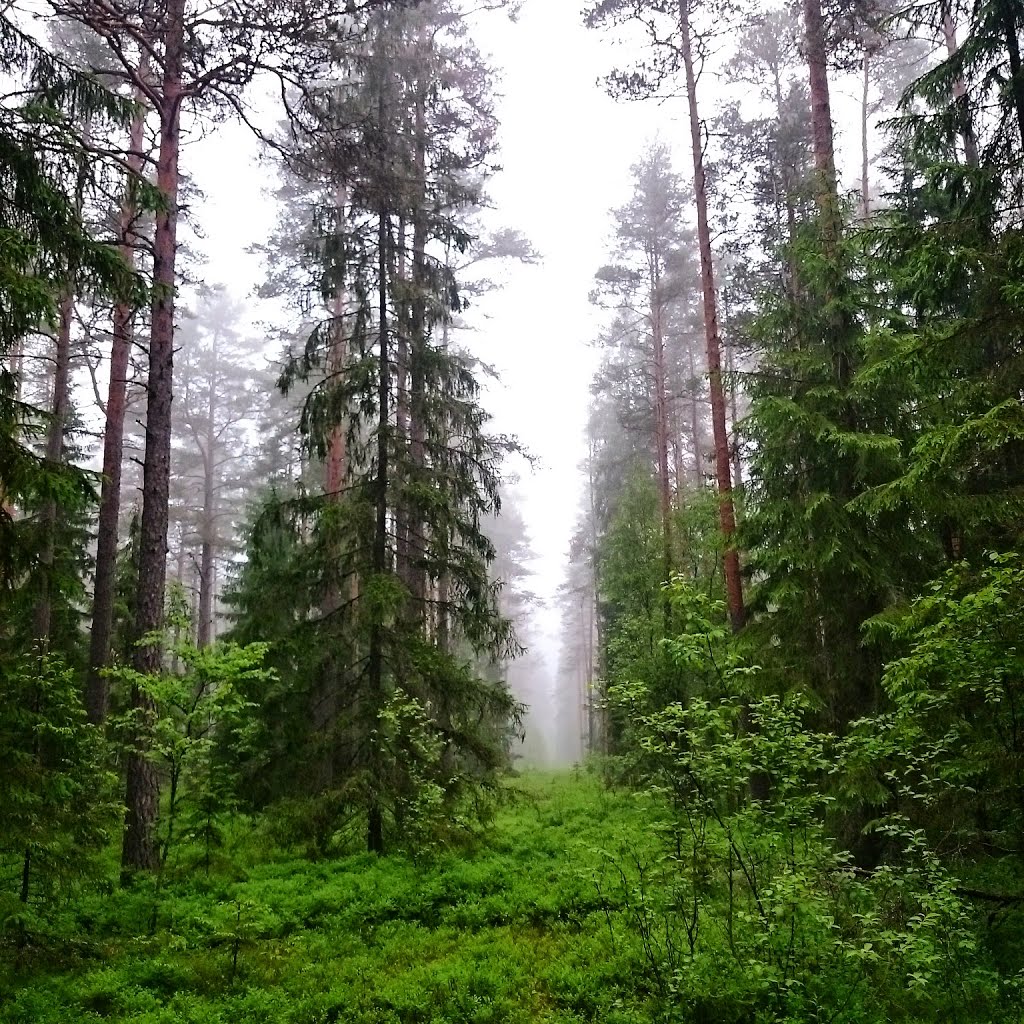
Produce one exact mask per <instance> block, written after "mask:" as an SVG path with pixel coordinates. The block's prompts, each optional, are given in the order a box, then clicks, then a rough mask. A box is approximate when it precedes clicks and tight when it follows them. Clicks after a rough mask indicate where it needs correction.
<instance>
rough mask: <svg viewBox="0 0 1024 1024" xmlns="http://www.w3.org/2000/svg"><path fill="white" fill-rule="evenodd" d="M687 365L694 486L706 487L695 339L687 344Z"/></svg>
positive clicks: (688, 340) (689, 339)
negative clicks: (694, 352) (694, 355)
mask: <svg viewBox="0 0 1024 1024" xmlns="http://www.w3.org/2000/svg"><path fill="white" fill-rule="evenodd" d="M686 363H687V370H688V371H689V374H690V444H691V448H692V451H693V484H694V487H696V488H697V490H698V491H699V490H700V489H701V488H702V487H703V486H704V453H703V450H702V447H701V440H700V438H701V432H700V404H699V402H698V400H697V364H696V361H695V360H694V357H693V339H692V338H688V339H687V342H686Z"/></svg>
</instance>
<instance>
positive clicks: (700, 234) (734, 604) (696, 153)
mask: <svg viewBox="0 0 1024 1024" xmlns="http://www.w3.org/2000/svg"><path fill="white" fill-rule="evenodd" d="M689 2H690V0H679V27H680V48H681V55H682V58H683V70H684V72H685V75H686V101H687V106H688V107H689V114H690V145H691V148H692V150H693V191H694V198H695V200H696V204H697V240H698V243H699V247H700V281H701V289H702V291H703V293H704V340H705V343H706V345H707V358H708V385H709V389H710V392H711V429H712V434H713V436H714V441H715V476H716V478H717V481H718V496H719V503H718V518H719V524H720V526H721V529H722V536H723V538H724V540H725V589H726V596H727V599H728V605H729V620H730V622H731V623H732V628H733V629H734V630H739V629H741V628H742V627H743V623H744V621H745V620H746V609H745V607H744V603H743V582H742V579H741V577H740V559H739V552H738V551H737V550H736V544H735V535H736V513H735V510H734V508H733V499H732V471H731V467H730V464H729V432H728V429H727V428H726V423H725V392H724V390H723V388H722V357H721V345H720V343H719V339H718V301H717V297H716V295H715V269H714V262H713V258H712V253H711V226H710V223H709V220H708V196H707V179H706V176H705V173H704V146H703V140H702V138H701V125H700V112H699V110H698V107H697V77H696V74H695V72H694V67H693V50H692V39H691V34H690V11H689ZM806 2H811V3H813V2H815V0H806Z"/></svg>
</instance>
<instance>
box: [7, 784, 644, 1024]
mask: <svg viewBox="0 0 1024 1024" xmlns="http://www.w3.org/2000/svg"><path fill="white" fill-rule="evenodd" d="M513 785H514V787H515V789H516V790H517V791H518V797H517V799H516V800H515V801H514V802H513V803H511V804H510V805H509V806H507V807H506V808H505V809H503V810H502V811H501V812H500V814H499V816H498V818H497V820H496V822H495V824H494V828H493V831H492V833H491V834H490V836H489V837H488V839H487V841H486V842H485V843H483V844H481V845H480V846H479V848H477V849H476V850H473V851H469V852H467V851H464V850H463V851H458V852H452V853H448V854H443V855H439V856H436V857H433V858H431V859H428V860H423V861H419V862H415V861H413V860H410V859H409V858H406V857H400V856H395V857H388V858H382V859H377V858H373V857H370V856H367V855H356V856H349V857H342V858H338V859H335V860H330V861H324V862H320V863H311V862H310V861H308V860H305V859H297V858H285V857H284V856H282V855H280V854H278V855H276V856H275V855H270V856H268V857H266V858H265V859H263V860H259V859H255V858H254V857H253V854H252V849H249V850H248V851H247V849H246V848H245V847H244V845H243V847H242V849H241V851H240V856H239V857H237V858H236V861H235V864H234V866H233V867H231V868H223V867H222V868H221V869H220V870H219V871H218V872H215V873H212V874H211V875H210V876H206V875H205V874H204V873H202V872H201V871H199V872H192V873H191V874H190V875H188V876H186V877H181V878H177V879H172V880H171V881H169V882H167V883H166V884H165V886H164V889H163V892H162V893H160V895H159V897H157V896H156V895H155V893H154V891H153V890H152V889H151V888H140V889H137V890H134V891H120V890H117V889H113V888H111V891H110V892H107V893H90V894H83V895H80V896H79V897H78V898H77V899H76V900H75V901H74V902H72V903H71V904H69V905H68V906H67V907H65V908H64V909H63V911H62V918H61V921H60V925H59V927H60V932H61V934H64V935H67V936H72V937H73V938H72V939H71V940H70V941H69V942H67V943H66V944H65V945H64V946H63V947H62V948H61V949H59V950H57V951H54V950H50V952H49V954H48V955H44V954H42V953H40V952H39V951H38V950H36V951H34V952H32V953H31V955H30V956H24V957H22V958H21V959H20V962H18V961H15V962H13V963H9V964H8V965H7V967H6V968H5V967H0V1024H57V1022H60V1024H67V1022H75V1021H83V1022H85V1021H97V1022H98V1021H107V1022H129V1021H130V1022H133V1024H171V1022H174V1024H214V1022H216V1024H270V1022H273V1024H279V1022H280V1024H285V1022H295V1024H299V1022H301V1024H327V1022H332V1021H343V1022H346V1024H449V1022H451V1024H456V1022H458V1024H537V1022H550V1024H569V1022H575V1021H592V1020H601V1021H605V1022H607V1024H643V1022H646V1021H651V1020H654V1019H655V1018H656V1016H657V1007H656V1006H655V1000H654V999H653V997H652V995H651V993H650V992H648V991H646V990H645V987H644V984H643V982H642V978H643V976H644V971H643V964H642V951H641V950H640V948H639V946H638V944H637V943H636V942H635V941H631V940H630V939H629V937H628V935H625V934H622V933H621V932H616V934H614V935H613V934H612V930H611V929H610V928H609V920H608V907H607V904H606V903H605V898H604V897H603V896H602V895H601V887H600V885H599V880H600V879H601V878H602V877H603V874H604V872H605V870H606V863H605V858H604V855H603V854H602V853H601V850H603V849H604V850H606V849H609V848H612V847H614V846H616V845H618V846H619V847H631V846H636V847H639V848H642V847H643V846H644V844H645V843H646V842H647V841H648V840H647V836H648V834H649V826H650V819H651V813H652V811H651V809H650V808H649V807H644V806H642V805H641V804H640V803H638V802H637V800H636V799H635V798H633V797H629V796H626V795H623V794H613V793H608V792H606V791H605V790H603V789H602V788H601V786H600V784H599V783H598V782H597V781H596V780H593V779H590V778H588V777H586V776H576V777H570V776H561V777H558V776H551V775H527V776H524V777H522V778H520V779H517V780H515V782H514V784H513ZM239 864H245V867H244V868H243V867H239Z"/></svg>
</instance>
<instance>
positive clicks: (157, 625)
mask: <svg viewBox="0 0 1024 1024" xmlns="http://www.w3.org/2000/svg"><path fill="white" fill-rule="evenodd" d="M184 23H185V2H184V0H168V3H167V8H166V25H165V41H164V67H163V82H162V90H161V106H160V152H159V156H158V159H157V187H158V189H159V190H160V193H161V196H162V197H163V204H164V205H163V208H162V209H160V210H158V211H157V214H156V227H155V232H154V237H153V312H152V325H151V331H150V344H149V378H148V381H147V403H146V456H145V462H144V465H143V478H142V525H141V529H140V534H139V581H138V590H137V593H136V602H135V636H136V638H137V639H141V638H143V637H146V636H150V635H151V634H155V633H158V632H159V631H160V629H161V628H162V627H163V622H164V582H165V579H166V574H167V501H168V493H169V487H170V463H171V399H172V397H173V376H174V287H175V283H176V273H175V260H176V255H177V227H178V157H179V136H180V121H181V99H182V63H183V56H184ZM161 661H162V645H161V644H160V642H159V640H157V639H155V638H154V642H152V643H147V644H146V645H144V646H139V647H136V648H135V650H134V652H133V656H132V667H133V668H134V669H135V671H137V672H139V673H141V674H143V675H150V676H151V675H156V674H157V673H158V672H159V671H160V667H161ZM132 710H133V711H134V713H135V718H134V729H133V732H134V735H133V737H132V740H133V742H132V744H131V750H130V752H129V754H128V759H127V785H126V791H125V805H126V808H127V813H126V816H125V830H124V841H123V844H122V847H121V867H122V874H123V875H124V874H128V875H130V873H131V872H132V871H134V870H139V869H150V868H155V867H157V866H158V860H159V851H158V849H157V844H156V835H155V832H156V828H155V826H156V815H157V804H158V798H159V780H158V777H157V772H156V766H155V765H154V764H153V762H152V761H151V760H150V758H149V746H150V730H151V728H152V723H153V719H154V717H155V714H156V707H155V704H154V701H153V699H152V697H150V696H149V695H148V694H147V693H144V692H143V691H142V690H141V689H139V688H138V687H135V688H133V691H132Z"/></svg>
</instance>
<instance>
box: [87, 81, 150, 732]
mask: <svg viewBox="0 0 1024 1024" xmlns="http://www.w3.org/2000/svg"><path fill="white" fill-rule="evenodd" d="M147 73H148V62H146V61H143V62H141V63H140V66H139V74H140V75H145V74H147ZM135 101H136V103H138V104H140V108H139V110H138V112H137V113H136V114H135V116H134V117H133V118H132V124H131V130H130V136H129V144H128V159H127V163H128V170H129V173H130V174H132V175H135V176H136V177H141V175H142V166H143V152H142V147H143V145H144V135H143V133H144V131H145V127H146V112H145V110H143V109H142V107H141V104H142V93H141V92H140V91H139V90H136V93H135ZM137 216H138V209H137V207H136V205H135V203H134V202H133V201H132V197H131V183H129V192H128V195H127V196H126V197H125V199H124V202H123V203H122V205H121V223H120V230H119V232H118V234H119V238H120V251H121V258H122V259H123V260H124V262H125V264H126V265H127V266H128V267H131V268H134V267H135V232H134V223H135V219H136V217H137ZM134 333H135V307H134V306H132V305H130V304H129V303H127V302H119V303H118V304H117V305H116V306H115V307H114V316H113V323H112V329H111V341H110V381H109V383H108V385H107V408H106V423H105V426H104V430H103V480H102V483H101V484H100V508H99V523H98V532H97V537H96V576H95V579H94V581H93V599H92V632H91V634H90V637H89V671H88V674H87V676H86V683H85V710H86V714H87V715H88V717H89V721H90V722H92V723H93V724H94V725H100V724H102V723H103V722H104V721H105V719H106V717H107V703H108V696H109V695H108V689H109V688H108V686H107V680H106V679H105V678H104V676H103V670H104V669H105V668H106V667H107V665H108V664H109V662H110V643H111V636H112V633H113V627H114V589H115V584H116V577H117V543H118V518H119V516H120V513H121V463H122V459H123V454H124V418H125V411H126V405H127V401H126V400H127V391H128V364H129V361H130V359H131V347H132V339H133V337H134Z"/></svg>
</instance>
